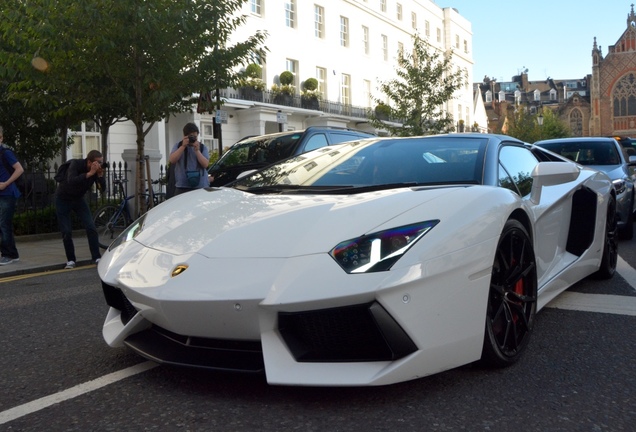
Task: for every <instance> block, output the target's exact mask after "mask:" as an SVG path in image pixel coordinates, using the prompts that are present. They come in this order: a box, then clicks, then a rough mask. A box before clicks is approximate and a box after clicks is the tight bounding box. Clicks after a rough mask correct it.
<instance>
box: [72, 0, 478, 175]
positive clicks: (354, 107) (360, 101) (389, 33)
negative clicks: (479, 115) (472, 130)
mask: <svg viewBox="0 0 636 432" xmlns="http://www.w3.org/2000/svg"><path fill="white" fill-rule="evenodd" d="M242 14H244V15H246V16H247V22H246V24H245V26H243V27H241V28H240V29H238V30H237V32H236V33H235V35H233V40H235V41H241V40H245V39H246V38H247V37H248V36H249V35H251V34H253V33H254V32H255V31H256V30H263V31H266V32H267V34H268V37H267V39H266V42H265V46H266V47H267V48H268V49H269V52H268V53H267V58H266V59H265V61H261V66H262V70H263V74H262V78H263V80H264V81H265V83H266V87H267V89H270V88H271V86H272V85H273V84H275V83H278V77H279V75H280V74H281V73H282V72H283V71H287V70H288V71H291V72H292V73H293V74H294V83H293V84H294V85H295V87H296V93H297V95H296V98H295V101H296V102H298V103H292V104H290V105H284V106H281V105H278V104H276V103H273V99H272V98H271V97H269V95H268V94H269V92H267V91H266V92H265V93H266V95H265V96H263V97H262V98H261V99H257V100H246V99H245V98H242V97H241V95H240V91H239V90H235V89H224V90H222V91H221V96H222V97H223V98H224V99H225V104H224V105H223V107H222V110H223V111H224V117H226V118H227V123H224V124H222V127H221V129H222V134H221V137H222V147H223V148H227V147H229V146H230V145H232V144H233V143H235V142H236V141H238V140H239V139H241V138H243V137H245V136H248V135H260V134H265V133H272V132H276V131H278V130H281V129H282V130H298V129H303V128H306V127H308V126H318V125H320V126H341V127H349V128H355V129H363V130H373V129H372V127H371V126H370V125H369V123H368V121H367V120H366V115H365V113H366V112H367V110H368V109H372V108H373V107H374V103H373V99H372V97H375V98H378V99H383V95H382V94H381V93H380V92H379V90H378V87H379V84H380V83H381V82H383V81H386V80H389V79H392V78H393V77H394V76H395V73H394V72H395V69H396V64H397V61H396V58H397V53H398V52H399V50H401V49H404V50H410V49H412V47H413V42H412V36H413V35H414V34H416V33H417V34H419V35H420V37H422V38H424V39H426V40H427V41H428V42H429V43H430V44H431V46H432V47H434V48H435V49H438V50H440V52H442V53H443V52H447V51H450V50H452V53H453V57H452V58H453V64H454V67H456V68H457V69H458V70H462V71H465V73H466V76H467V81H466V83H465V86H463V88H462V89H460V90H459V91H458V92H457V93H456V95H455V98H454V99H452V100H451V101H449V102H448V103H447V106H445V109H446V111H447V112H449V113H451V114H452V115H453V117H454V119H455V122H456V123H458V122H459V120H464V123H465V124H467V125H472V124H474V123H475V122H476V121H478V119H476V118H475V106H474V94H473V88H472V84H471V83H472V82H473V77H472V70H473V67H472V66H473V58H472V29H471V24H470V22H469V21H467V20H466V19H465V18H464V17H462V16H461V15H460V14H459V12H458V11H457V10H456V9H454V8H440V7H439V6H438V5H437V4H435V2H433V1H431V0H249V1H247V2H246V4H245V5H244V7H243V10H242ZM230 43H232V41H230ZM308 78H316V79H317V80H318V82H319V91H320V93H321V96H322V101H321V103H320V107H319V109H307V108H303V106H301V104H300V97H299V95H300V90H301V88H302V83H303V82H304V81H305V80H306V79H308ZM282 118H284V119H285V123H284V124H279V122H278V121H277V120H281V119H282ZM187 122H194V123H196V124H197V125H198V126H199V129H200V131H201V132H200V138H201V140H202V142H203V143H205V144H206V145H207V146H208V147H210V149H211V151H217V150H218V148H219V143H218V141H217V140H215V139H214V137H213V115H212V114H202V113H197V112H196V107H193V112H189V113H182V114H178V115H176V116H173V117H171V118H169V119H166V120H164V121H162V122H159V123H157V124H155V125H154V126H153V128H152V130H151V131H150V133H149V134H148V135H147V136H146V141H145V148H146V154H148V155H149V156H150V160H151V162H152V164H153V168H152V172H153V174H152V175H153V177H155V175H156V174H155V171H158V169H159V168H158V167H159V165H160V164H161V165H164V164H165V163H166V161H167V156H168V154H169V151H170V149H171V147H172V145H173V144H174V143H175V142H177V141H179V140H180V139H181V137H182V132H181V129H182V128H183V125H184V124H185V123H187ZM483 126H486V125H483ZM72 135H73V137H74V139H75V143H74V145H73V146H71V148H70V149H69V152H68V154H67V157H69V158H71V157H81V156H82V157H85V155H86V153H87V152H88V151H90V150H91V149H93V148H97V149H98V148H99V147H100V145H99V138H98V137H99V131H96V130H95V126H94V125H92V124H91V123H85V124H83V125H82V127H81V130H73V131H72ZM108 141H109V150H108V154H107V155H105V156H106V159H107V160H109V161H111V162H120V161H127V162H128V163H131V162H133V161H134V157H135V154H136V136H135V130H134V127H133V126H132V124H131V123H130V122H123V123H117V124H115V125H114V126H113V127H112V128H111V130H110V133H109V137H108ZM131 158H132V159H131ZM155 165H156V166H155Z"/></svg>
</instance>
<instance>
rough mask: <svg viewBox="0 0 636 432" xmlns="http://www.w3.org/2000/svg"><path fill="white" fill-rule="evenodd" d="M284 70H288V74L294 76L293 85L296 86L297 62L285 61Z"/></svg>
mask: <svg viewBox="0 0 636 432" xmlns="http://www.w3.org/2000/svg"><path fill="white" fill-rule="evenodd" d="M285 70H288V71H289V72H291V73H292V74H294V84H293V85H295V86H297V85H298V82H297V81H296V80H297V79H298V60H292V59H285Z"/></svg>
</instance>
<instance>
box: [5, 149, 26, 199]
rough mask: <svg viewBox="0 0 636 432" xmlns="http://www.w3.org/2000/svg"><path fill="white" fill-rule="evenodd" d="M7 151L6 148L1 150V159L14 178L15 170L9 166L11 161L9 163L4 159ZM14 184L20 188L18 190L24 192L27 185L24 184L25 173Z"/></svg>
mask: <svg viewBox="0 0 636 432" xmlns="http://www.w3.org/2000/svg"><path fill="white" fill-rule="evenodd" d="M6 150H7V149H6V148H4V147H2V148H0V159H2V164H3V165H4V168H5V169H6V170H7V172H8V173H9V176H12V175H13V173H14V172H15V170H14V169H13V167H12V166H11V165H9V161H7V160H6V159H5V157H4V152H5V151H6ZM14 183H15V185H16V186H17V187H18V189H20V191H24V188H25V187H26V184H25V183H24V173H22V174H20V177H18V178H17V179H15V181H14Z"/></svg>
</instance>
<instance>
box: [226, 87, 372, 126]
mask: <svg viewBox="0 0 636 432" xmlns="http://www.w3.org/2000/svg"><path fill="white" fill-rule="evenodd" d="M220 95H221V97H222V98H228V99H240V100H247V101H253V102H262V103H267V104H274V105H281V106H289V107H294V108H304V109H311V110H315V111H322V112H324V113H327V114H333V115H343V116H347V117H354V118H358V119H367V118H368V116H367V113H368V111H369V108H366V107H360V106H354V105H349V104H343V103H341V102H333V101H328V100H317V99H305V98H303V97H301V96H300V95H282V94H275V93H274V92H272V91H270V90H263V91H258V90H254V89H251V88H241V89H232V88H229V89H225V90H221V91H220Z"/></svg>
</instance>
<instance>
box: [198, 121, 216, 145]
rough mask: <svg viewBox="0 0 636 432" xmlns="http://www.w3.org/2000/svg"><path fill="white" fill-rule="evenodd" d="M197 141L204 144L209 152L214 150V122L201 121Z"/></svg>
mask: <svg viewBox="0 0 636 432" xmlns="http://www.w3.org/2000/svg"><path fill="white" fill-rule="evenodd" d="M199 142H202V143H203V144H205V146H206V147H207V148H208V150H209V151H210V153H211V152H212V151H213V150H214V124H213V123H208V122H203V121H202V122H201V134H200V135H199Z"/></svg>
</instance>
